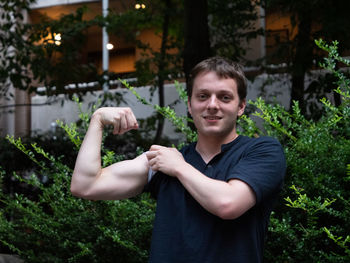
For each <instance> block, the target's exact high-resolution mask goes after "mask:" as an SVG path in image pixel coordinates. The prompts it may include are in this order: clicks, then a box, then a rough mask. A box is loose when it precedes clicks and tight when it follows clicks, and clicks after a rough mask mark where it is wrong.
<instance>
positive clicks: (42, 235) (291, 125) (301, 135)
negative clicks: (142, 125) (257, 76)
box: [0, 41, 350, 262]
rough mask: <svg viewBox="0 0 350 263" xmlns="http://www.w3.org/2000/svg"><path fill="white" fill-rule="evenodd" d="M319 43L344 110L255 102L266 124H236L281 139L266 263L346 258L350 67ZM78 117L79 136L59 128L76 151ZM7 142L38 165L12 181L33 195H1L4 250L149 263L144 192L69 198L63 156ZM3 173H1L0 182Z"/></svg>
mask: <svg viewBox="0 0 350 263" xmlns="http://www.w3.org/2000/svg"><path fill="white" fill-rule="evenodd" d="M317 44H318V45H319V46H320V47H321V48H322V49H324V50H326V51H327V52H328V53H329V57H328V58H327V59H326V60H325V64H324V65H323V67H325V68H326V69H328V70H330V71H331V72H332V73H333V74H334V75H335V76H336V77H337V79H338V80H339V81H338V89H337V92H338V93H339V94H340V95H341V97H342V104H341V105H340V106H338V107H335V106H333V105H332V104H331V103H330V102H329V101H328V100H326V99H323V100H322V104H323V107H324V112H323V115H322V117H321V118H320V119H319V120H318V121H312V120H308V119H307V118H305V116H303V115H302V114H301V113H300V109H299V107H298V104H295V105H294V107H293V109H292V110H291V111H290V112H288V111H286V110H285V109H283V108H282V107H281V106H279V105H268V104H266V103H265V102H264V101H263V100H261V99H258V100H256V101H255V102H251V104H252V105H254V106H255V107H256V108H257V111H256V113H255V115H256V116H258V117H260V118H262V119H263V120H264V126H263V127H262V128H261V127H260V128H259V127H257V126H256V125H255V123H254V121H253V120H252V119H250V118H249V117H246V116H245V117H242V118H240V120H239V127H240V128H239V132H240V133H241V134H245V135H249V136H261V135H270V136H273V137H276V138H278V139H279V140H280V142H281V143H282V144H283V146H284V149H285V154H286V159H287V165H288V167H287V175H286V180H285V187H284V190H283V192H282V194H281V200H280V202H279V203H278V204H277V205H276V208H275V210H274V212H273V214H272V217H271V224H270V227H269V234H268V238H267V243H266V248H265V261H266V262H349V261H350V249H349V244H348V243H349V242H350V237H349V229H350V222H349V220H348V218H350V209H349V200H350V191H349V190H350V189H349V188H350V187H349V186H350V185H349V181H350V174H349V173H350V167H349V164H350V140H349V137H350V128H349V118H350V95H349V87H350V84H349V83H350V81H349V80H348V79H346V78H345V77H344V75H343V74H342V73H341V71H340V70H335V65H336V63H338V62H341V63H344V64H345V65H347V66H350V62H349V61H346V60H344V59H342V58H340V57H339V55H338V53H337V43H336V42H334V43H333V44H332V45H330V46H328V45H327V44H325V43H324V42H323V41H318V42H317ZM129 88H130V89H131V90H132V88H131V87H129ZM135 95H136V96H137V94H135ZM138 99H140V101H141V102H142V103H144V104H149V102H147V101H144V100H143V99H142V98H140V97H138ZM184 99H185V98H184ZM154 107H155V109H156V110H158V111H159V112H160V113H161V114H163V115H164V116H166V117H167V118H168V119H170V121H172V122H173V123H174V125H175V126H176V127H177V128H178V129H179V130H180V131H182V132H184V133H185V135H186V138H187V140H189V141H190V140H193V139H195V135H194V134H193V132H192V131H191V130H190V129H189V128H188V127H187V126H186V125H184V123H185V122H184V120H187V119H186V118H185V117H178V116H176V115H175V113H174V112H173V111H172V109H170V108H159V107H157V106H154ZM80 117H81V119H82V120H83V123H84V125H83V126H82V127H83V129H82V130H81V131H80V129H78V127H77V126H76V125H74V124H72V125H70V126H68V125H64V124H62V123H61V124H60V126H61V127H62V128H63V129H64V130H65V131H66V134H67V136H68V137H69V138H70V139H71V141H72V142H73V143H74V145H75V147H76V148H79V146H80V143H81V138H82V136H83V134H84V129H85V128H86V125H87V123H88V120H89V114H81V116H80ZM129 136H134V137H137V136H136V135H135V134H130V135H129ZM9 141H10V142H11V143H12V144H13V145H15V146H16V147H17V148H19V149H20V150H21V151H22V152H24V153H25V154H26V155H27V156H28V157H29V158H30V159H31V160H32V161H34V163H36V164H35V165H36V167H38V168H37V169H35V172H34V173H33V174H32V176H31V177H30V178H27V179H25V178H23V177H21V176H19V175H16V174H13V175H11V176H14V177H15V178H16V179H17V180H18V181H20V182H23V183H26V184H27V185H29V186H30V188H28V189H32V191H35V192H36V193H37V194H36V195H34V196H28V195H25V194H19V193H14V194H11V195H9V194H5V193H4V192H1V193H0V200H1V203H2V210H1V214H0V239H1V242H2V244H3V245H5V246H7V247H8V248H10V249H11V251H12V252H14V253H17V254H19V255H20V256H21V257H22V258H23V259H25V260H26V261H27V262H112V261H113V262H145V261H147V257H148V248H149V241H150V236H151V229H152V221H153V214H154V206H155V204H154V202H153V201H152V200H151V199H150V198H149V196H148V195H141V196H140V197H138V198H135V199H131V200H124V201H108V202H104V201H103V202H102V201H98V202H93V201H88V200H82V199H79V198H74V197H72V196H71V194H70V192H69V184H70V176H71V173H72V168H71V167H69V165H67V164H66V163H65V162H63V161H62V159H61V158H60V157H58V158H57V157H55V155H54V154H48V153H46V152H45V151H44V150H43V149H42V148H40V147H39V146H38V145H37V144H32V145H31V147H28V146H24V145H23V143H22V142H21V140H19V139H18V140H15V139H14V138H9ZM107 141H108V140H107ZM135 145H137V143H135V144H134V145H133V147H136V146H135ZM105 146H106V141H105ZM104 149H105V150H104V151H103V165H108V164H109V163H112V162H115V161H118V160H120V159H121V157H120V156H119V155H116V154H115V153H114V152H115V150H114V149H108V147H107V148H104ZM135 151H136V150H135ZM135 151H134V152H135ZM118 154H119V153H118ZM42 175H46V176H47V177H48V178H49V181H48V182H47V183H45V184H44V183H42V182H41V181H40V180H39V179H40V178H41V177H42ZM5 176H8V175H6V173H5V172H2V178H4V177H5Z"/></svg>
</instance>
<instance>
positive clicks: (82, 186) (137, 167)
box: [71, 107, 149, 200]
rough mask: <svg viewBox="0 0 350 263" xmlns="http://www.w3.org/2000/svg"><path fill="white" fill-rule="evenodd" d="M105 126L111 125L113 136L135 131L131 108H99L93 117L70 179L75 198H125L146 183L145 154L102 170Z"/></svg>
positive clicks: (147, 166) (138, 190)
mask: <svg viewBox="0 0 350 263" xmlns="http://www.w3.org/2000/svg"><path fill="white" fill-rule="evenodd" d="M106 125H113V127H114V130H113V133H114V134H123V133H125V132H127V131H129V130H132V129H137V128H138V124H137V120H136V118H135V116H134V114H133V112H132V111H131V109H130V108H115V107H108V108H100V109H98V110H97V111H96V112H95V113H94V114H93V115H92V117H91V121H90V125H89V128H88V131H87V133H86V135H85V138H84V141H83V143H82V145H81V147H80V150H79V153H78V157H77V160H76V163H75V168H74V172H73V176H72V181H71V192H72V194H73V195H75V196H78V197H82V198H86V199H91V200H115V199H124V198H129V197H132V196H135V195H137V194H139V193H141V192H142V189H143V187H144V185H145V184H146V183H147V174H148V170H149V165H148V160H147V157H146V156H145V154H142V155H140V156H138V157H136V158H135V159H133V160H126V161H121V162H118V163H115V164H112V165H110V166H108V167H105V168H102V167H101V142H102V132H103V128H104V126H106Z"/></svg>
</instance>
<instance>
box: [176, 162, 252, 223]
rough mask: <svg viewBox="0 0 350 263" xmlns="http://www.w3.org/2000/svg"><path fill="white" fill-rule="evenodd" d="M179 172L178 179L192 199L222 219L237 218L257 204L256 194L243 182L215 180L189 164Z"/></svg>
mask: <svg viewBox="0 0 350 263" xmlns="http://www.w3.org/2000/svg"><path fill="white" fill-rule="evenodd" d="M179 171H181V172H178V173H177V175H176V177H177V178H178V179H179V180H180V182H181V183H182V185H183V186H184V187H185V188H186V190H187V191H188V192H189V193H190V194H191V195H192V197H193V198H194V199H196V201H197V202H198V203H199V204H200V205H201V206H202V207H203V208H205V209H206V210H207V211H209V212H210V213H212V214H214V215H216V216H218V217H220V218H222V219H234V218H237V217H239V216H241V215H242V214H243V213H245V212H246V211H247V210H248V209H250V208H251V207H252V206H253V205H254V204H255V195H254V193H253V192H252V190H251V189H250V187H249V186H248V185H246V184H245V183H243V182H242V181H239V180H232V181H230V182H225V181H220V180H215V179H212V178H209V177H207V176H206V175H204V174H202V173H201V172H199V171H198V170H197V169H195V168H194V167H193V166H191V165H190V164H188V163H186V167H184V168H181V170H179Z"/></svg>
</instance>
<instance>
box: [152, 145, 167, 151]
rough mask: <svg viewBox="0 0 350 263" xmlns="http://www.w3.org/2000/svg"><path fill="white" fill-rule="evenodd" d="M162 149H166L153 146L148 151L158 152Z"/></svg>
mask: <svg viewBox="0 0 350 263" xmlns="http://www.w3.org/2000/svg"><path fill="white" fill-rule="evenodd" d="M164 148H166V147H164V146H161V145H156V144H154V145H152V146H151V147H150V148H149V150H150V151H159V150H161V149H164Z"/></svg>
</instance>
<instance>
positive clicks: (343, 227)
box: [240, 40, 350, 262]
mask: <svg viewBox="0 0 350 263" xmlns="http://www.w3.org/2000/svg"><path fill="white" fill-rule="evenodd" d="M317 45H318V46H319V47H320V48H322V49H324V50H326V51H327V52H329V57H328V58H327V59H325V61H324V63H323V67H325V69H327V70H329V71H331V72H332V73H333V74H335V75H336V76H337V79H338V81H337V83H336V84H337V86H338V88H337V89H336V90H335V92H337V93H338V94H339V95H340V96H341V99H342V103H341V104H340V105H339V106H334V105H333V104H332V103H331V102H330V101H329V100H328V99H326V98H323V99H322V100H321V103H322V105H323V114H322V117H321V118H320V119H319V120H318V121H313V120H308V119H307V118H306V117H305V116H304V115H303V114H301V110H300V108H299V106H298V103H297V102H295V103H294V106H293V109H292V111H290V112H288V111H286V110H285V109H283V108H282V107H281V106H279V105H275V106H272V105H267V104H266V103H265V102H264V101H262V100H261V99H258V100H256V101H255V102H251V103H252V104H253V105H255V106H256V107H257V108H258V111H257V112H256V113H255V114H254V115H255V116H258V117H260V118H262V119H263V120H264V125H263V129H259V128H258V127H256V126H255V127H249V129H245V127H247V124H246V122H247V119H241V120H240V121H241V124H242V132H246V133H248V134H250V135H254V134H255V135H256V134H259V135H264V134H267V135H270V136H273V137H276V138H278V139H279V140H280V141H281V143H282V144H283V146H284V150H285V154H286V159H287V164H288V167H287V175H286V180H285V189H284V191H283V194H282V199H281V201H280V204H279V205H278V206H277V207H276V209H275V211H274V213H273V216H272V218H271V224H270V228H269V230H270V232H269V238H268V242H267V247H266V250H265V252H266V253H265V259H266V261H267V262H348V261H349V259H350V254H349V243H348V242H349V229H350V225H349V220H348V218H349V215H350V206H349V201H348V200H350V196H349V188H350V185H349V177H348V176H347V166H348V165H349V162H350V129H349V125H348V123H349V121H350V103H349V102H350V101H349V98H350V96H349V91H350V90H349V88H350V86H349V80H348V79H347V78H346V77H345V74H344V73H343V72H342V71H340V70H337V69H336V64H337V63H339V62H342V63H344V64H345V65H346V66H350V62H349V61H347V60H345V59H343V58H341V57H340V56H339V55H338V52H337V42H333V43H332V44H331V45H328V44H326V43H325V42H324V41H322V40H320V41H317ZM249 125H252V123H249Z"/></svg>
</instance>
